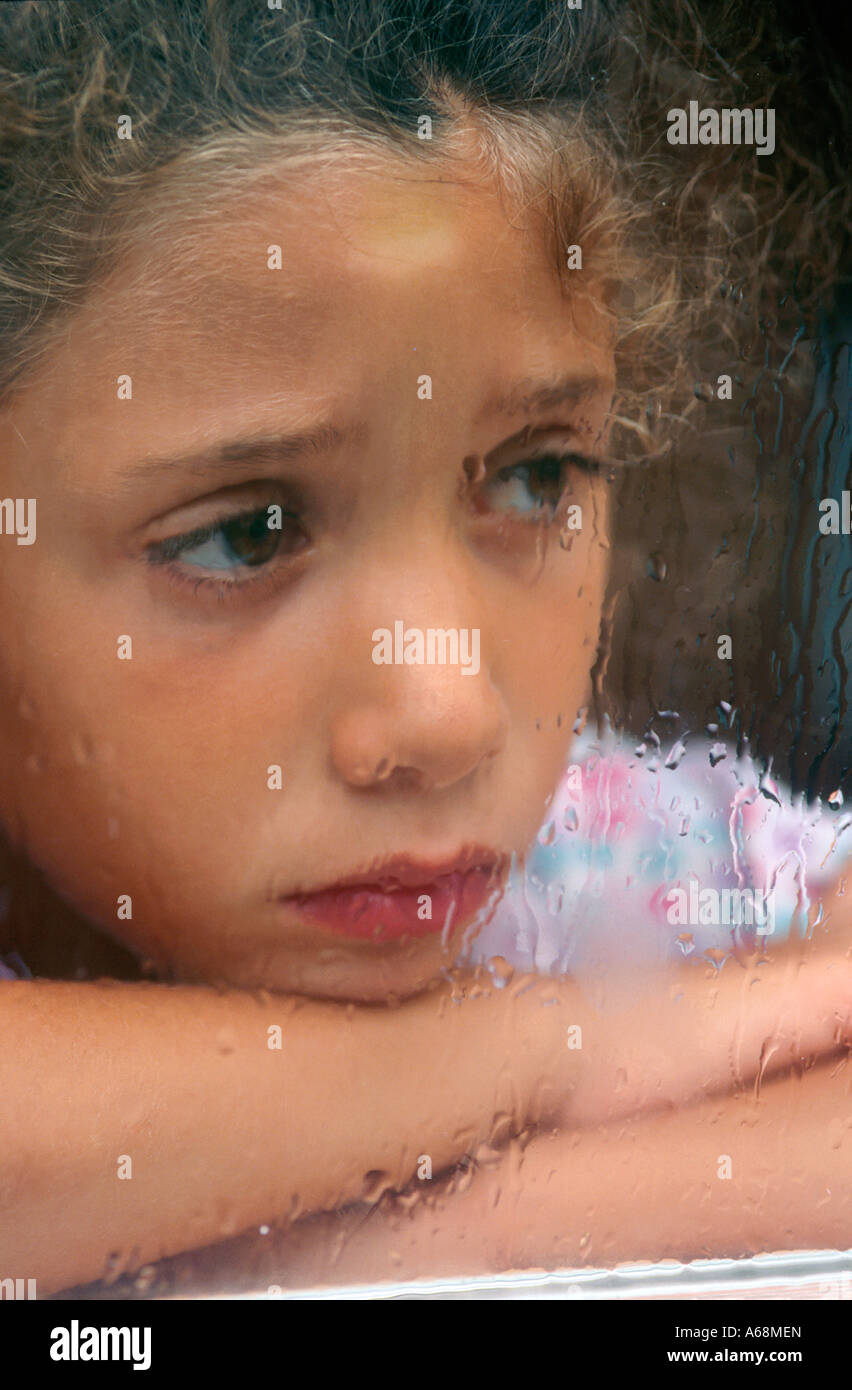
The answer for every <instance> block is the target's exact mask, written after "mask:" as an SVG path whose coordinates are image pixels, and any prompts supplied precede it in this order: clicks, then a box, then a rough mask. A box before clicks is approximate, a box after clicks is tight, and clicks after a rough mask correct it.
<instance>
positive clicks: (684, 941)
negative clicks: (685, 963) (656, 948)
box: [675, 931, 695, 956]
mask: <svg viewBox="0 0 852 1390" xmlns="http://www.w3.org/2000/svg"><path fill="white" fill-rule="evenodd" d="M675 940H676V941H677V944H678V946H679V947H680V949H681V950H682V951H683V954H684V955H685V956H688V955H689V954H690V952H691V951H694V950H695V937H694V936H693V935H692V932H691V931H685V932H681V934H680V936H677V937H675Z"/></svg>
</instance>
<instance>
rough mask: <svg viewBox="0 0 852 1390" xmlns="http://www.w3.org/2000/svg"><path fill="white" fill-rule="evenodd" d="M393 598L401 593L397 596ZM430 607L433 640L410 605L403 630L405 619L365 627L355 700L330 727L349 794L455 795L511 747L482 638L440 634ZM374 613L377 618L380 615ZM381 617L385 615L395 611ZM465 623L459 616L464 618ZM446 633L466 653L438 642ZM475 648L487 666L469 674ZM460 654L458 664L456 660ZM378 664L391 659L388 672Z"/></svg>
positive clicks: (470, 633) (476, 633)
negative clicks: (451, 790)
mask: <svg viewBox="0 0 852 1390" xmlns="http://www.w3.org/2000/svg"><path fill="white" fill-rule="evenodd" d="M388 592H391V593H392V592H394V590H393V588H391V589H390V590H388ZM426 606H427V607H428V610H429V615H430V616H431V618H432V619H433V623H432V627H431V630H430V628H429V627H427V626H426V625H425V622H424V626H421V627H418V626H417V625H416V621H414V620H413V617H412V613H411V610H412V608H413V607H414V605H412V604H410V603H409V604H408V605H407V608H408V614H407V615H406V617H405V621H403V618H402V615H401V614H400V615H397V614H391V616H390V620H389V621H388V622H387V623H386V624H385V625H384V626H383V627H382V626H381V625H380V624H379V623H377V624H376V625H375V626H368V625H367V623H366V622H364V623H363V628H362V630H363V633H364V639H365V640H364V643H363V647H362V655H361V656H359V658H358V670H357V674H356V673H355V672H354V670H353V672H352V676H351V680H352V687H351V693H350V694H349V695H348V697H347V698H346V699H344V700H343V701H342V703H341V705H340V707H339V708H338V711H337V714H336V717H335V718H334V719H333V720H332V726H331V757H332V762H333V765H334V768H335V771H336V773H337V775H338V776H339V777H340V778H341V779H342V780H343V781H344V782H346V783H347V784H348V785H349V786H351V787H359V788H370V787H373V788H375V787H380V786H381V787H384V788H385V789H386V790H395V791H403V790H412V789H414V790H418V791H424V790H440V789H444V788H448V787H452V786H453V785H454V784H455V783H457V782H461V781H463V780H464V779H465V778H467V777H470V776H471V775H472V774H474V773H475V772H476V771H477V769H478V768H479V767H481V766H482V765H483V764H485V763H487V762H488V761H489V760H490V759H492V758H494V757H495V756H496V755H497V754H498V753H499V752H500V750H501V748H502V747H503V746H504V744H505V741H506V735H507V731H508V724H509V720H508V711H507V708H506V704H505V701H504V699H503V696H502V694H501V693H500V691H499V690H498V688H497V687H496V685H495V684H494V680H493V673H492V670H491V663H490V662H489V660H488V652H487V650H486V649H485V644H483V641H482V638H483V635H484V634H483V632H482V629H481V628H477V629H472V628H467V629H466V631H465V632H464V633H463V632H462V631H461V630H460V628H459V627H458V626H456V627H455V628H452V629H451V628H449V627H441V628H438V627H436V626H435V624H434V618H435V614H436V612H438V611H441V608H442V607H443V606H441V607H439V606H438V605H436V603H435V595H434V593H433V594H432V595H430V602H429V603H428V605H426ZM417 607H418V608H419V607H420V605H417ZM371 608H372V610H373V613H374V614H375V613H376V609H375V607H373V606H372V605H371ZM380 608H381V609H383V610H384V614H383V616H385V615H387V610H388V605H387V603H384V604H382V605H380ZM454 608H456V609H457V605H454ZM442 616H443V614H442ZM461 616H462V615H461V614H459V613H458V611H456V617H458V618H461ZM464 616H467V617H468V618H470V616H471V614H470V613H468V614H466V615H464ZM420 617H421V620H424V619H425V614H424V613H422V612H421V613H420ZM445 621H446V620H445ZM359 626H361V624H359ZM448 632H458V635H459V642H458V646H456V644H455V643H454V642H451V641H448V640H444V641H442V640H441V637H440V636H436V634H439V633H444V634H446V633H448ZM381 633H385V634H386V637H384V638H382V637H381V636H380V634H381ZM430 633H431V639H430ZM476 642H478V644H479V661H478V663H474V662H472V661H470V660H468V666H467V669H466V668H465V666H464V665H463V664H462V662H463V660H464V659H465V656H467V657H468V658H469V655H470V652H471V648H472V647H474V646H475V643H476ZM406 653H407V655H408V658H409V659H408V660H406V659H405V656H406ZM456 654H458V658H457V660H456V661H455V662H454V661H453V660H452V659H451V658H452V656H453V655H456ZM377 655H378V656H381V657H382V658H383V659H382V660H381V663H380V664H377V663H376V660H375V657H376V656H377ZM430 656H431V657H432V658H433V660H432V661H431V662H430V660H429V657H430ZM418 657H420V658H422V659H420V660H418V659H417V658H418ZM441 657H445V658H450V659H445V660H441V659H440V658H441ZM477 664H478V670H476V669H475V665H477Z"/></svg>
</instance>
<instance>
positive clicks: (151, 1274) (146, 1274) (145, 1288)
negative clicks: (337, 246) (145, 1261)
mask: <svg viewBox="0 0 852 1390" xmlns="http://www.w3.org/2000/svg"><path fill="white" fill-rule="evenodd" d="M156 1282H157V1271H156V1269H155V1267H154V1265H143V1266H142V1268H141V1269H140V1271H139V1273H138V1274H137V1275H136V1278H135V1279H134V1280H133V1287H134V1289H136V1290H137V1292H138V1293H148V1292H149V1291H150V1290H151V1289H152V1288H153V1287H154V1285H155V1284H156Z"/></svg>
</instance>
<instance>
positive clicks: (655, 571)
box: [647, 551, 668, 584]
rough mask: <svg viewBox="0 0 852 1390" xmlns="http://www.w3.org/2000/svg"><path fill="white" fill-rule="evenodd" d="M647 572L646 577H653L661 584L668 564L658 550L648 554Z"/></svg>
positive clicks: (666, 572)
mask: <svg viewBox="0 0 852 1390" xmlns="http://www.w3.org/2000/svg"><path fill="white" fill-rule="evenodd" d="M647 573H648V578H649V579H655V580H656V581H657V583H658V584H661V583H662V582H663V580H664V579H665V577H666V575H667V574H668V565H667V564H666V562H665V560H664V559H663V556H662V555H661V554H660V553H659V551H655V552H654V554H653V555H649V557H648V564H647Z"/></svg>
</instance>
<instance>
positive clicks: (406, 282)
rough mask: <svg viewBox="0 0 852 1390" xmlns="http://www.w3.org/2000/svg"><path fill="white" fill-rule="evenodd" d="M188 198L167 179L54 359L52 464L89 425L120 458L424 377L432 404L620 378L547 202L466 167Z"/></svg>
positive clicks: (356, 174)
mask: <svg viewBox="0 0 852 1390" xmlns="http://www.w3.org/2000/svg"><path fill="white" fill-rule="evenodd" d="M185 192H186V190H182V189H180V188H176V189H175V190H174V193H173V202H172V205H171V206H170V204H169V189H168V187H166V188H165V190H164V192H163V193H162V194H161V195H160V205H159V206H156V205H155V206H153V207H152V208H151V210H150V216H149V219H148V222H147V224H146V223H145V222H142V223H140V224H139V228H138V232H137V236H136V241H135V243H134V244H133V245H131V247H130V249H129V250H128V252H127V253H126V254H125V255H124V256H123V258H122V259H121V260H120V262H119V263H118V264H117V265H116V268H115V270H114V271H113V272H112V274H111V276H110V277H109V279H108V280H106V281H105V282H104V283H103V284H102V285H100V286H99V288H97V289H96V290H95V291H94V292H93V293H92V294H91V296H90V298H89V299H88V300H87V302H86V303H85V305H84V306H83V307H82V308H81V309H80V310H79V311H77V312H75V313H74V315H73V316H72V317H70V318H69V320H68V321H67V323H66V326H65V330H64V338H63V339H62V340H61V341H60V343H59V344H58V346H57V348H56V349H53V350H52V351H51V352H50V353H49V354H48V355H47V358H46V359H45V364H44V369H45V371H46V373H47V377H48V382H49V389H50V395H51V404H52V408H51V411H50V414H49V421H48V420H47V419H34V418H27V420H26V425H27V428H26V429H24V430H23V433H24V434H25V435H26V436H27V438H30V434H29V431H30V430H32V431H33V436H34V437H38V438H40V437H41V436H42V434H44V433H45V431H49V438H47V437H46V436H45V438H44V441H43V442H44V444H45V447H46V448H47V447H48V446H49V451H50V452H51V454H53V455H54V456H55V457H56V456H64V457H68V458H73V457H76V456H78V455H79V456H81V457H82V456H83V455H84V454H85V452H86V451H85V449H83V447H82V446H83V444H84V443H85V440H86V439H90V438H91V437H92V433H93V431H99V432H100V433H101V434H104V435H105V436H106V434H107V433H109V438H110V456H111V457H118V455H119V454H123V452H126V451H131V450H132V448H135V447H136V446H137V443H138V442H139V441H144V445H145V449H146V451H147V452H150V453H152V454H157V453H163V454H168V453H171V452H172V451H173V450H174V449H175V448H176V447H177V446H178V445H180V446H182V447H186V448H188V447H189V446H190V445H203V444H204V442H205V440H206V438H207V436H208V435H210V436H214V435H216V434H217V433H219V432H221V431H223V430H225V429H227V431H228V432H229V433H232V434H238V433H240V432H242V433H248V432H250V431H258V430H260V431H263V430H264V429H265V428H269V429H275V428H277V427H278V426H279V425H280V423H281V419H282V417H286V419H287V422H288V424H289V425H291V426H293V427H298V426H299V425H300V423H301V421H302V417H304V420H305V421H309V420H311V419H313V418H315V417H318V416H321V415H327V416H329V417H336V416H340V417H341V418H344V417H352V418H362V419H363V418H367V417H370V418H375V417H376V415H377V413H378V415H380V416H381V414H382V412H383V410H385V408H386V407H387V406H388V405H389V404H390V403H393V406H394V409H397V408H399V407H400V405H402V406H403V407H404V405H405V402H406V401H408V398H409V396H411V393H412V390H413V388H412V386H411V383H412V381H415V380H416V379H417V377H418V375H419V374H420V373H421V372H422V373H427V374H429V375H431V376H433V377H434V378H435V380H436V391H435V413H436V414H440V413H441V412H443V411H445V410H449V411H450V412H454V411H456V410H461V411H462V412H463V413H464V414H467V413H468V410H469V409H470V410H473V411H474V412H476V411H478V409H479V406H478V405H477V404H476V402H478V401H484V400H485V399H486V398H487V397H489V396H495V395H499V394H500V393H501V391H505V390H506V389H508V388H510V387H511V386H512V385H513V384H514V383H516V382H517V381H518V380H521V379H525V378H536V379H539V380H540V379H542V378H548V377H551V378H555V377H558V376H559V375H560V374H561V373H562V372H563V371H564V370H565V369H566V368H569V369H577V368H578V367H581V368H582V370H583V372H584V373H587V374H589V375H595V376H598V377H600V379H601V380H602V381H603V382H604V383H607V382H609V383H610V384H611V381H612V374H613V373H612V360H613V359H612V351H611V347H610V340H609V334H608V332H607V328H606V322H605V320H604V319H603V317H602V315H601V314H600V312H599V311H598V309H597V308H596V302H595V300H594V298H593V297H592V298H591V299H589V298H588V297H587V298H585V299H583V300H581V302H580V303H579V304H577V303H575V302H574V299H573V297H572V296H568V295H566V294H565V292H564V290H563V288H562V286H561V284H560V280H559V276H558V274H557V272H556V267H555V264H554V260H553V253H552V250H551V243H550V238H549V236H548V234H547V228H546V226H545V223H544V221H543V219H542V217H541V216H540V214H539V213H538V212H537V211H536V210H535V209H534V208H531V207H524V206H518V205H517V204H515V205H511V204H509V202H508V201H507V199H506V198H505V197H504V196H503V194H502V193H501V191H500V190H499V189H498V188H496V187H494V186H482V185H481V184H480V183H477V182H476V181H475V180H474V179H472V178H465V177H463V171H460V170H459V169H458V168H455V169H452V170H449V169H443V168H441V167H439V166H438V165H437V164H432V165H430V166H423V168H422V169H417V168H416V167H415V166H413V165H412V164H411V163H410V162H408V163H407V164H406V165H405V166H403V165H402V164H400V163H394V164H392V163H390V162H388V165H387V167H386V168H382V167H371V168H369V169H365V168H363V167H360V166H359V165H358V164H357V163H353V165H352V166H351V167H350V166H347V164H346V162H345V160H341V159H339V158H338V159H337V160H336V161H335V162H334V163H333V164H330V165H328V166H325V167H322V168H319V167H318V166H316V164H315V165H314V167H312V168H309V169H303V170H293V169H289V170H288V169H285V170H283V171H281V170H279V171H276V172H275V173H272V174H269V175H268V176H264V177H263V178H255V179H253V180H252V182H251V184H250V186H248V187H247V188H245V189H242V190H239V189H238V190H232V192H231V193H230V194H229V195H228V196H222V195H220V196H217V197H215V198H209V197H208V198H206V199H205V200H199V201H197V202H196V203H195V204H194V205H191V206H190V207H189V211H187V210H186V206H187V204H186V198H185ZM279 267H280V268H279ZM120 376H121V377H128V378H130V380H131V381H132V391H133V406H132V411H133V414H132V418H133V425H134V429H133V431H132V437H128V432H127V420H128V418H129V417H128V415H127V406H126V403H125V402H122V401H119V400H117V391H116V382H117V379H118V378H119V377H120ZM604 394H605V393H604ZM412 398H413V397H412ZM31 413H32V412H31ZM35 414H36V415H38V414H39V412H38V411H36V412H35ZM41 414H42V415H43V412H41ZM89 452H90V453H91V450H89ZM92 466H94V465H92Z"/></svg>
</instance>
